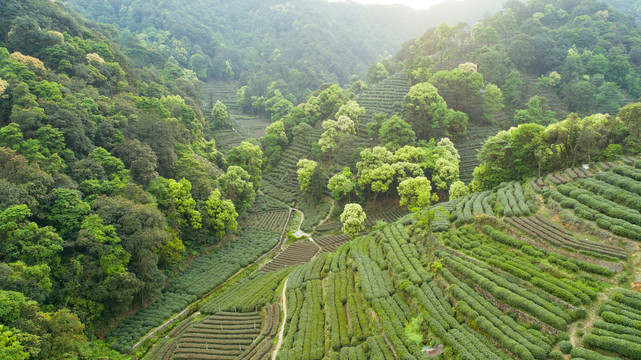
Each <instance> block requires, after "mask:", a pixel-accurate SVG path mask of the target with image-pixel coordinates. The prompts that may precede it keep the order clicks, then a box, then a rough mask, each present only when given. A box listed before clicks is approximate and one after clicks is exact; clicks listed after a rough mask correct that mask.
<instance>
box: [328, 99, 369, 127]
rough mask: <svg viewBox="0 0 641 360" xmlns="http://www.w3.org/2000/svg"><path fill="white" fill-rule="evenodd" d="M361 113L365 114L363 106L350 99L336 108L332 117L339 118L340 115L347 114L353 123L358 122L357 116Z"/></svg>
mask: <svg viewBox="0 0 641 360" xmlns="http://www.w3.org/2000/svg"><path fill="white" fill-rule="evenodd" d="M363 114H365V108H364V107H362V106H360V105H358V103H357V102H356V101H354V100H350V101H348V102H346V103H345V104H343V106H341V107H340V108H339V109H338V112H336V115H334V118H336V119H339V118H340V117H341V116H347V117H348V118H350V119H352V121H354V124H358V118H359V116H361V115H363Z"/></svg>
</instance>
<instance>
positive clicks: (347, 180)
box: [327, 167, 358, 201]
mask: <svg viewBox="0 0 641 360" xmlns="http://www.w3.org/2000/svg"><path fill="white" fill-rule="evenodd" d="M327 188H328V189H329V191H331V192H332V195H334V198H335V199H338V200H340V199H341V198H343V197H345V196H347V197H348V201H351V200H352V193H353V192H355V191H356V190H357V188H358V182H357V181H356V180H355V179H354V175H353V174H352V172H351V170H350V169H349V167H345V168H344V169H343V171H342V172H340V173H338V174H336V175H334V176H332V177H331V179H329V183H328V184H327Z"/></svg>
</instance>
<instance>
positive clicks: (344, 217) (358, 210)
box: [341, 204, 367, 239]
mask: <svg viewBox="0 0 641 360" xmlns="http://www.w3.org/2000/svg"><path fill="white" fill-rule="evenodd" d="M366 218H367V215H365V211H363V208H362V207H361V206H360V205H359V204H347V205H345V209H344V210H343V213H342V214H341V223H343V229H342V231H343V233H344V234H345V235H349V236H350V237H351V238H352V239H353V238H354V237H356V235H358V233H359V232H360V231H361V230H363V229H364V223H365V219H366Z"/></svg>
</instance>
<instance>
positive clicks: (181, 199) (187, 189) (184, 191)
mask: <svg viewBox="0 0 641 360" xmlns="http://www.w3.org/2000/svg"><path fill="white" fill-rule="evenodd" d="M169 192H170V194H171V201H172V204H173V206H174V208H175V209H176V212H177V213H178V216H179V218H178V219H176V222H177V223H178V225H180V226H185V227H187V226H189V227H192V228H194V229H199V228H200V227H201V226H202V215H201V214H200V212H198V210H196V201H194V198H193V197H192V196H191V183H190V182H189V180H187V179H185V178H182V179H180V181H176V180H174V179H169Z"/></svg>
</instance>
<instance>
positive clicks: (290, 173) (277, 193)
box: [261, 123, 323, 204]
mask: <svg viewBox="0 0 641 360" xmlns="http://www.w3.org/2000/svg"><path fill="white" fill-rule="evenodd" d="M322 132H323V128H322V124H320V123H319V124H317V125H316V126H315V127H314V128H313V129H312V130H310V131H308V132H307V133H306V134H304V136H300V137H298V138H295V139H294V141H293V142H292V143H291V144H290V145H289V146H288V147H287V148H285V150H284V151H283V154H282V155H281V160H280V162H279V163H278V165H276V166H275V167H274V168H273V169H272V170H271V171H269V172H267V173H264V174H263V181H262V183H261V186H262V188H263V191H264V192H265V193H266V194H268V195H269V196H271V197H274V198H276V199H278V200H280V201H282V202H284V203H286V204H291V203H292V202H294V201H295V200H296V197H297V195H298V193H299V186H298V175H297V174H296V164H297V163H298V160H300V159H304V158H311V151H312V144H314V143H315V142H318V139H320V136H321V134H322Z"/></svg>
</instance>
